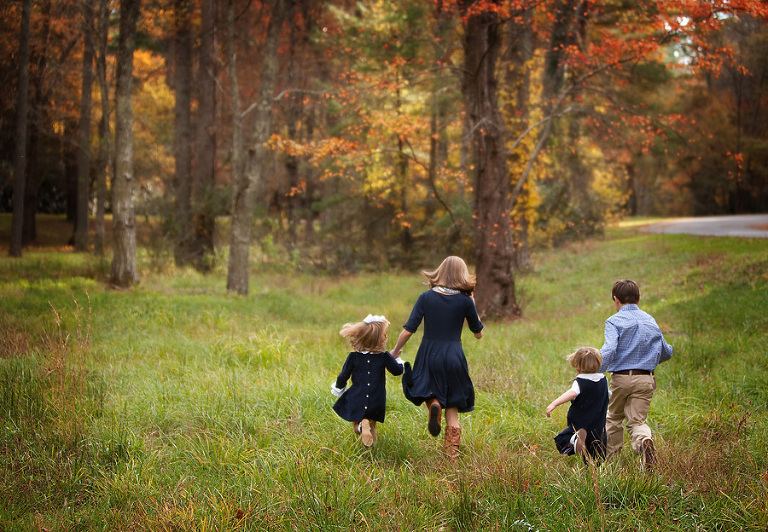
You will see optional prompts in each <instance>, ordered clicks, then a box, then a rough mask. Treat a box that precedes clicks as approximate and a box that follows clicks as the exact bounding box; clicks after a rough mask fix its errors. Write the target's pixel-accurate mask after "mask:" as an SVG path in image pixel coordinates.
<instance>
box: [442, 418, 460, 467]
mask: <svg viewBox="0 0 768 532" xmlns="http://www.w3.org/2000/svg"><path fill="white" fill-rule="evenodd" d="M460 443H461V427H454V426H451V425H449V426H447V427H446V428H445V442H444V443H443V448H444V449H445V454H447V455H448V457H449V458H453V459H456V458H458V457H459V444H460Z"/></svg>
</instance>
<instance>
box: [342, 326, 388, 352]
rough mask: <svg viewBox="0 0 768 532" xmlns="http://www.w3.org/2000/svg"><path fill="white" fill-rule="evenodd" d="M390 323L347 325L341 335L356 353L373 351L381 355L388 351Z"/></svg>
mask: <svg viewBox="0 0 768 532" xmlns="http://www.w3.org/2000/svg"><path fill="white" fill-rule="evenodd" d="M388 330H389V321H387V319H386V318H384V321H372V322H370V323H366V322H364V321H358V322H357V323H345V324H344V326H343V327H342V328H341V330H340V331H339V334H340V335H341V336H343V337H344V338H346V339H347V340H348V341H349V345H351V346H352V349H354V350H355V351H371V352H372V353H379V352H381V351H386V350H387V331H388Z"/></svg>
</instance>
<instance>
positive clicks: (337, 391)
mask: <svg viewBox="0 0 768 532" xmlns="http://www.w3.org/2000/svg"><path fill="white" fill-rule="evenodd" d="M346 389H347V387H346V386H344V387H343V388H337V387H336V383H335V382H334V383H333V384H331V393H332V394H333V395H335V396H336V397H341V394H343V393H344V392H345V391H346Z"/></svg>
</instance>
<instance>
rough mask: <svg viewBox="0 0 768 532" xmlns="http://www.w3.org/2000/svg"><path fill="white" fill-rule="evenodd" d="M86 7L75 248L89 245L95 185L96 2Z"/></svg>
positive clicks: (83, 8) (84, 249) (83, 4)
mask: <svg viewBox="0 0 768 532" xmlns="http://www.w3.org/2000/svg"><path fill="white" fill-rule="evenodd" d="M81 6H82V11H83V39H84V48H83V80H82V85H83V86H82V94H81V96H80V124H79V128H80V142H79V157H78V161H77V210H76V215H75V216H76V218H75V251H86V250H87V249H88V198H89V196H90V188H91V107H92V94H91V91H92V87H93V56H94V49H93V5H92V4H91V3H90V2H83V3H82V4H81Z"/></svg>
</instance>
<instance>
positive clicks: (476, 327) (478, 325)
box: [466, 296, 485, 333]
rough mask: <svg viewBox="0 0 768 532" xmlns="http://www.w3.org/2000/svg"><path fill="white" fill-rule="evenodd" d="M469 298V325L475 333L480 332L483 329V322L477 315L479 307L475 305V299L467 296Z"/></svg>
mask: <svg viewBox="0 0 768 532" xmlns="http://www.w3.org/2000/svg"><path fill="white" fill-rule="evenodd" d="M467 299H468V300H469V303H468V308H467V316H466V317H467V325H468V326H469V330H470V331H472V332H473V333H479V332H480V331H482V330H483V327H485V326H484V325H483V322H481V321H480V317H479V316H478V315H477V307H476V306H475V301H474V300H473V299H472V298H471V297H469V296H467Z"/></svg>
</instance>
